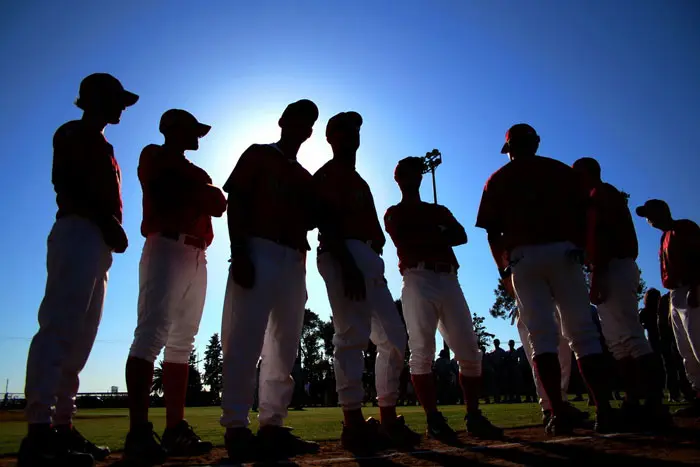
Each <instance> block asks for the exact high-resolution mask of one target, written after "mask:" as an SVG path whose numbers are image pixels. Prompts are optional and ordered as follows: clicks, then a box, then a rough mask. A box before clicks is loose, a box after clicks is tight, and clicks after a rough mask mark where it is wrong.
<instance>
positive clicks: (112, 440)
mask: <svg viewBox="0 0 700 467" xmlns="http://www.w3.org/2000/svg"><path fill="white" fill-rule="evenodd" d="M577 406H578V407H579V408H580V409H583V410H585V409H587V407H586V404H585V403H578V404H577ZM440 409H441V411H442V412H443V414H444V415H445V416H447V417H448V419H449V421H450V425H452V427H453V428H455V429H464V421H463V417H464V407H462V406H442V407H440ZM482 409H483V411H484V413H485V414H486V415H487V416H488V417H489V418H490V419H491V420H492V421H493V422H494V423H495V424H497V425H499V426H502V427H504V428H511V427H516V426H527V425H536V424H540V423H541V418H540V417H541V416H540V409H539V405H537V404H490V405H484V406H482ZM364 412H365V415H366V416H374V417H377V418H378V417H379V409H378V408H376V407H367V408H365V410H364ZM220 413H221V410H220V408H219V407H197V408H188V409H187V412H186V417H187V420H188V421H189V422H190V423H191V424H192V426H194V427H195V429H196V431H197V433H198V434H199V435H200V436H201V437H202V439H206V440H209V441H212V442H214V444H216V445H223V442H224V429H223V428H222V427H221V426H220V425H219V415H220ZM399 413H400V414H403V415H404V416H405V418H406V421H407V422H408V424H409V425H410V426H411V428H413V429H414V430H415V431H418V432H419V433H422V432H423V431H424V430H425V417H424V415H423V410H422V409H421V407H399ZM150 416H151V421H152V422H153V425H154V426H155V430H156V432H157V433H159V434H160V433H162V432H163V428H164V427H165V409H162V408H154V409H151V411H150ZM341 420H342V414H341V411H340V408H312V409H305V410H302V411H293V410H292V411H290V412H289V418H288V419H287V425H289V426H292V427H294V428H295V433H296V434H298V435H299V436H302V437H304V438H306V439H312V440H328V439H338V438H339V437H340V431H341ZM251 421H252V422H253V423H252V427H251V428H252V429H253V430H255V429H256V428H257V419H256V414H255V413H252V414H251ZM75 426H76V427H77V428H78V429H79V430H80V431H81V432H82V433H83V434H84V435H85V436H86V437H88V438H89V439H90V440H91V441H93V442H95V443H96V444H98V445H106V446H109V447H110V448H111V449H112V450H113V451H118V450H121V449H122V446H123V445H124V438H125V437H126V433H127V431H128V429H129V417H128V413H127V410H126V409H101V410H100V409H95V410H81V411H80V412H79V413H78V415H77V417H76V420H75ZM26 430H27V428H26V424H25V422H24V416H23V414H22V412H0V455H10V454H15V453H16V452H17V449H19V444H20V441H21V440H22V438H23V437H24V435H25V433H26Z"/></svg>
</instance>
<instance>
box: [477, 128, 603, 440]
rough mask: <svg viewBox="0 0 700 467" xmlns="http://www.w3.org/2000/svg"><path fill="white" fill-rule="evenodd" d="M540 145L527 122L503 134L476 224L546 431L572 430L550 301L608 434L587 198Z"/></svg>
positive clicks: (567, 171) (571, 172) (572, 174)
mask: <svg viewBox="0 0 700 467" xmlns="http://www.w3.org/2000/svg"><path fill="white" fill-rule="evenodd" d="M539 143H540V137H539V136H538V135H537V133H536V132H535V130H534V129H533V128H532V127H531V126H530V125H527V124H518V125H514V126H513V127H511V128H510V129H509V130H508V132H507V133H506V142H505V144H504V145H503V147H502V149H501V153H503V154H508V155H509V158H510V162H509V163H507V164H506V165H505V166H503V167H502V168H500V169H499V170H497V171H496V172H495V173H494V174H493V175H491V177H490V178H489V180H488V181H487V182H486V185H485V186H484V191H483V194H482V198H481V203H480V206H479V212H478V215H477V222H476V226H477V227H481V228H483V229H486V231H487V233H488V241H489V246H490V247H491V251H492V254H493V257H494V260H495V262H496V265H497V266H498V269H499V273H500V274H501V277H503V278H504V284H505V285H506V288H507V289H510V291H511V293H514V295H515V297H516V298H517V300H518V302H519V310H520V319H521V320H522V321H523V323H524V324H525V326H526V327H527V329H528V332H529V335H530V339H531V343H532V347H533V352H534V354H535V356H534V358H533V362H534V365H535V368H536V370H537V373H538V375H539V376H540V379H541V381H542V386H543V387H544V390H545V392H546V393H547V396H548V398H549V400H550V404H551V406H552V418H551V420H550V422H549V424H548V425H547V428H546V432H547V433H549V434H553V435H559V434H567V433H571V431H572V425H573V423H572V420H571V419H570V417H567V414H566V409H565V407H564V401H563V400H562V397H561V388H560V383H561V368H560V366H559V360H558V358H557V353H558V348H559V330H558V329H557V323H556V320H555V318H554V313H555V303H556V304H558V305H559V308H560V311H561V325H562V329H563V331H564V335H565V336H566V337H567V338H568V339H569V340H570V342H571V347H572V349H573V350H574V352H575V354H576V356H577V361H578V364H579V368H580V369H581V373H582V375H583V377H584V379H585V381H586V383H587V384H588V385H589V387H590V390H591V393H592V394H593V396H594V399H595V402H596V408H597V413H596V429H597V430H598V431H599V432H607V431H609V430H611V429H612V411H611V409H610V404H609V401H608V397H607V394H609V391H608V390H607V389H606V385H607V383H606V381H605V378H606V376H605V375H604V371H603V369H604V360H603V359H604V356H603V353H602V346H601V342H600V336H599V334H598V330H597V329H596V327H595V324H594V323H593V321H592V320H591V315H590V303H589V300H588V289H587V287H586V282H585V278H584V274H583V267H582V258H581V256H582V248H583V246H584V237H585V220H586V211H585V208H586V200H587V196H586V192H585V190H584V189H583V188H582V187H581V186H580V184H579V181H578V178H577V176H576V174H575V172H574V170H573V169H572V168H571V167H569V166H567V165H566V164H564V163H562V162H559V161H556V160H554V159H550V158H547V157H543V156H538V155H536V152H537V149H538V148H539ZM552 297H554V301H552Z"/></svg>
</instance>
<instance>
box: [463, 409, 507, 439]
mask: <svg viewBox="0 0 700 467" xmlns="http://www.w3.org/2000/svg"><path fill="white" fill-rule="evenodd" d="M464 420H466V427H467V434H468V435H469V436H474V437H475V438H485V439H499V438H502V437H503V429H502V428H499V427H497V426H495V425H494V424H492V423H491V422H490V421H489V419H488V418H486V417H485V416H484V414H483V413H481V410H476V411H474V412H468V413H467V415H465V416H464Z"/></svg>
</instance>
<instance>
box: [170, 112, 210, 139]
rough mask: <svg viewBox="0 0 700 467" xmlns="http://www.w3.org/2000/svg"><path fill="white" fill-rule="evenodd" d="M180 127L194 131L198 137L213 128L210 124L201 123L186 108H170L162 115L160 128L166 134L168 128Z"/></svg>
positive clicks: (180, 128)
mask: <svg viewBox="0 0 700 467" xmlns="http://www.w3.org/2000/svg"><path fill="white" fill-rule="evenodd" d="M171 129H179V130H184V131H194V132H195V133H196V135H197V137H198V138H201V137H203V136H206V134H207V133H209V130H211V126H210V125H205V124H204V123H200V122H199V121H197V119H196V118H195V117H194V115H192V114H191V113H189V112H188V111H186V110H182V109H170V110H166V111H165V113H164V114H163V115H162V116H161V117H160V125H159V126H158V130H159V131H160V132H161V133H163V134H165V133H166V132H167V131H168V130H171Z"/></svg>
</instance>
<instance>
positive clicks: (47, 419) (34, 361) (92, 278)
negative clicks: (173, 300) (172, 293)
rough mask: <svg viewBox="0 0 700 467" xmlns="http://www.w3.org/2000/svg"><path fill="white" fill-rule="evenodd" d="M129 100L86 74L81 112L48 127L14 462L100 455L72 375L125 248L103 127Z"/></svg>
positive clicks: (116, 176)
mask: <svg viewBox="0 0 700 467" xmlns="http://www.w3.org/2000/svg"><path fill="white" fill-rule="evenodd" d="M138 98H139V97H138V96H137V95H136V94H133V93H131V92H129V91H126V90H125V89H124V87H123V86H122V84H121V83H120V82H119V80H117V79H116V78H115V77H114V76H111V75H108V74H106V73H95V74H92V75H90V76H88V77H86V78H85V79H83V81H82V82H81V83H80V95H79V97H78V100H77V101H76V106H77V107H78V108H80V109H81V110H82V111H83V116H82V118H81V119H80V120H73V121H70V122H67V123H65V124H63V125H62V126H61V127H59V128H58V130H56V133H55V134H54V138H53V171H52V177H51V181H52V182H53V185H54V189H55V191H56V204H57V205H58V213H57V214H56V222H55V223H54V225H53V228H52V229H51V233H50V234H49V238H48V242H47V246H48V251H47V258H46V268H47V278H46V291H45V294H44V299H43V300H42V302H41V306H40V308H39V331H38V332H37V333H36V335H35V336H34V338H33V339H32V343H31V345H30V347H29V356H28V359H27V379H26V385H25V397H26V400H27V405H26V410H25V413H26V417H27V421H28V422H29V434H28V436H27V437H26V438H25V439H24V440H23V441H22V444H21V446H20V450H19V455H18V465H19V466H20V467H25V466H36V465H41V466H54V465H71V466H77V467H82V466H91V465H93V463H94V459H98V460H102V459H104V458H105V457H107V455H108V454H109V449H107V448H101V447H97V446H95V445H94V444H93V443H91V442H89V441H87V440H86V439H85V438H84V437H83V436H82V435H81V434H80V433H79V432H78V431H77V430H76V429H75V428H74V427H73V424H72V423H73V415H74V413H75V411H76V407H75V396H76V394H77V393H78V386H79V378H78V375H79V374H80V372H81V370H82V369H83V367H84V366H85V363H86V362H87V359H88V357H89V356H90V351H91V350H92V346H93V344H94V342H95V336H96V335H97V329H98V327H99V324H100V320H101V318H102V308H103V304H104V297H105V291H106V288H107V271H108V270H109V268H110V266H111V265H112V253H123V252H124V251H125V250H126V248H127V246H128V240H127V236H126V233H125V232H124V229H123V228H122V198H121V171H120V169H119V164H118V163H117V159H116V158H115V157H114V149H113V147H112V145H111V144H109V142H107V140H106V139H105V136H104V129H105V127H106V126H107V125H110V124H111V125H116V124H118V123H119V121H120V119H121V114H122V112H123V111H124V110H125V109H126V108H127V107H129V106H131V105H134V104H135V103H136V101H137V100H138ZM54 405H55V411H53V410H52V409H53V407H54ZM52 424H53V425H52Z"/></svg>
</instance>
